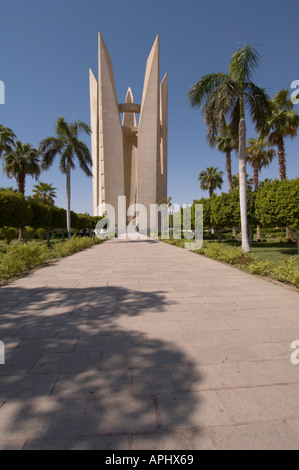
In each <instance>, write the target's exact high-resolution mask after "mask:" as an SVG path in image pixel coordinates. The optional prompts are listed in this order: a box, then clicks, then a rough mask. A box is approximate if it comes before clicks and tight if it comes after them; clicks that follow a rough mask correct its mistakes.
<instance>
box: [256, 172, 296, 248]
mask: <svg viewBox="0 0 299 470" xmlns="http://www.w3.org/2000/svg"><path fill="white" fill-rule="evenodd" d="M256 214H257V218H258V219H259V221H260V223H261V225H264V226H265V227H276V226H277V225H280V226H288V227H290V229H292V230H294V231H295V234H296V238H297V252H298V253H299V178H296V179H294V180H289V181H288V180H281V181H279V180H274V181H272V182H269V183H267V184H265V185H264V186H263V187H262V188H261V189H260V190H259V191H258V192H257V198H256Z"/></svg>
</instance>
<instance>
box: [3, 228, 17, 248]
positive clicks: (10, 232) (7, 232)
mask: <svg viewBox="0 0 299 470" xmlns="http://www.w3.org/2000/svg"><path fill="white" fill-rule="evenodd" d="M17 236H18V231H17V229H16V228H14V227H5V228H4V229H3V237H4V241H5V243H7V245H10V243H11V242H12V241H13V240H14V239H15V238H17Z"/></svg>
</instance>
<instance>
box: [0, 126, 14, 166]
mask: <svg viewBox="0 0 299 470" xmlns="http://www.w3.org/2000/svg"><path fill="white" fill-rule="evenodd" d="M15 138H16V136H15V134H14V132H13V131H12V130H11V129H10V128H9V127H4V126H2V124H0V158H1V157H2V155H6V154H7V153H11V152H12V149H13V146H14V144H15Z"/></svg>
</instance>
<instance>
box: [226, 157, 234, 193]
mask: <svg viewBox="0 0 299 470" xmlns="http://www.w3.org/2000/svg"><path fill="white" fill-rule="evenodd" d="M226 171H227V177H228V182H229V191H230V192H232V190H233V179H232V159H231V152H230V150H227V151H226Z"/></svg>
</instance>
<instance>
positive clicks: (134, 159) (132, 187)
mask: <svg viewBox="0 0 299 470" xmlns="http://www.w3.org/2000/svg"><path fill="white" fill-rule="evenodd" d="M126 103H127V104H131V103H134V98H133V94H132V90H131V88H129V89H128V92H127V96H126ZM122 124H123V149H124V150H123V154H124V176H125V195H126V198H127V199H126V202H127V207H126V208H127V210H128V208H129V206H130V205H132V204H136V202H137V176H138V175H137V170H138V155H137V119H136V114H135V113H130V112H125V113H124V115H123V122H122ZM132 218H133V217H128V218H127V223H129V222H131V220H132Z"/></svg>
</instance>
